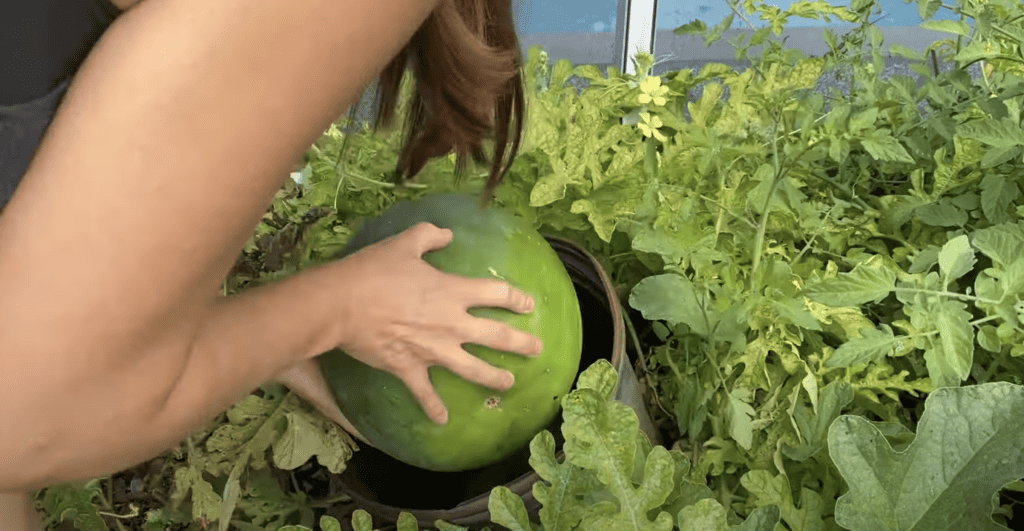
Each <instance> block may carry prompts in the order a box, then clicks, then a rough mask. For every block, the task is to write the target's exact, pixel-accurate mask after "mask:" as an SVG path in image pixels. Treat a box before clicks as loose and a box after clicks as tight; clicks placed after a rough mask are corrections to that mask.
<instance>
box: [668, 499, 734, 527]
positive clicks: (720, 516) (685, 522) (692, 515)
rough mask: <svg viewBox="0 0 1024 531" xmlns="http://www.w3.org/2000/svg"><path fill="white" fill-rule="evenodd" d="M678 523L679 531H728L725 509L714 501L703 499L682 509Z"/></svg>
mask: <svg viewBox="0 0 1024 531" xmlns="http://www.w3.org/2000/svg"><path fill="white" fill-rule="evenodd" d="M678 522H679V531H729V520H728V518H727V517H726V514H725V508H724V507H722V504H721V503H718V500H715V499H703V500H700V501H698V502H697V503H695V504H693V505H691V506H689V507H683V510H681V511H679V516H678Z"/></svg>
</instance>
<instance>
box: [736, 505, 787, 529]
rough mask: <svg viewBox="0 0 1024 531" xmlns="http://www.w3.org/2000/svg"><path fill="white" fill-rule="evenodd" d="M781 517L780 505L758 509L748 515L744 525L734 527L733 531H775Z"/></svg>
mask: <svg viewBox="0 0 1024 531" xmlns="http://www.w3.org/2000/svg"><path fill="white" fill-rule="evenodd" d="M781 517H782V513H781V512H780V511H779V506H778V505H768V506H766V507H758V508H757V509H754V510H753V511H751V512H750V514H749V515H747V519H746V520H744V521H743V523H742V524H740V525H736V526H733V527H732V531H774V530H775V527H776V526H777V525H779V520H780V519H781Z"/></svg>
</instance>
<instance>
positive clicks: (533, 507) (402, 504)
mask: <svg viewBox="0 0 1024 531" xmlns="http://www.w3.org/2000/svg"><path fill="white" fill-rule="evenodd" d="M545 238H546V239H547V240H548V242H549V243H550V244H551V246H552V247H553V248H554V249H555V251H556V252H557V253H558V255H559V257H560V258H561V259H562V262H563V263H564V264H565V267H566V270H567V271H568V272H569V276H570V278H571V279H572V281H573V284H574V285H575V287H576V293H577V296H578V297H579V301H580V309H581V311H582V313H583V352H582V356H581V359H580V368H579V371H580V372H582V371H583V370H584V369H586V368H587V367H589V366H590V365H591V364H592V363H594V362H596V361H597V360H599V359H606V360H609V361H611V363H612V365H614V366H615V367H616V368H617V369H618V371H619V385H618V389H617V390H616V395H615V398H616V400H618V401H620V402H623V403H624V404H626V405H628V406H630V407H631V408H632V409H633V410H634V411H635V412H636V413H637V416H638V417H639V419H640V429H641V430H643V432H644V433H646V434H647V437H648V438H649V439H650V440H651V442H652V443H654V444H661V438H660V435H659V433H658V432H657V430H656V429H655V428H654V424H653V423H652V422H651V416H650V414H649V412H648V411H647V409H646V407H645V406H644V405H643V404H644V401H643V398H642V396H641V390H640V386H639V384H638V382H637V378H636V375H635V373H634V372H633V367H632V363H633V361H631V359H630V356H629V354H633V356H634V357H635V353H633V352H627V350H626V329H625V324H624V321H623V319H624V317H623V312H622V307H621V305H620V303H619V300H618V297H617V295H616V292H615V289H614V286H613V285H612V282H611V279H610V278H609V277H608V275H607V273H606V272H605V271H604V270H603V269H602V268H601V265H600V263H598V261H597V260H596V259H595V258H594V257H593V256H592V255H590V254H589V253H587V252H586V251H585V250H583V249H582V248H581V247H579V246H578V245H576V244H575V243H573V242H570V241H568V240H563V239H560V238H557V237H554V236H547V235H546V236H545ZM577 375H578V373H577ZM574 386H575V384H574ZM561 424H562V418H561V413H559V415H558V416H557V417H556V418H555V420H554V421H553V422H552V423H551V424H550V425H549V426H548V427H547V430H548V431H550V432H551V434H552V435H553V436H554V438H555V444H556V451H557V458H558V460H559V461H561V460H562V459H564V457H565V454H564V453H563V452H562V449H561V448H562V443H563V442H564V439H563V437H562V433H561ZM529 458H530V449H529V446H527V447H524V448H522V449H521V450H519V451H518V452H516V453H515V454H513V455H511V456H509V457H508V458H506V459H504V460H502V461H499V462H498V463H495V464H493V465H490V466H486V467H483V468H479V469H475V470H469V471H464V472H433V471H429V470H424V469H421V468H418V467H414V466H411V465H407V464H405V463H402V462H400V461H398V460H396V459H394V458H392V457H390V456H388V455H387V454H385V453H383V452H381V451H380V450H377V449H375V448H373V447H370V446H368V445H366V444H363V445H360V450H359V451H358V452H356V453H355V455H354V456H353V457H352V459H351V460H350V461H349V462H348V467H347V468H346V470H345V471H344V472H343V473H342V474H341V476H340V478H339V480H340V486H341V490H342V491H343V492H344V493H345V494H347V495H349V496H351V497H352V499H353V502H354V504H346V505H345V506H344V507H340V506H339V507H337V510H332V509H329V510H328V511H327V514H329V515H332V516H336V517H338V518H339V519H340V520H342V521H343V522H345V525H348V520H349V517H348V513H349V512H350V511H351V510H352V509H353V505H354V507H355V508H361V509H363V510H365V511H367V512H368V513H370V515H371V516H372V518H373V524H374V528H375V529H380V530H381V531H388V530H391V529H394V528H395V524H396V523H397V522H398V517H399V514H400V513H401V512H403V511H404V512H409V513H412V514H413V515H414V516H415V517H416V519H417V520H418V521H419V525H420V527H430V528H432V527H433V525H434V522H435V521H436V520H439V519H440V520H445V521H447V522H450V523H453V524H456V525H461V526H466V527H469V528H470V529H474V530H476V529H481V528H483V527H490V528H491V529H492V530H495V531H498V530H504V529H505V528H504V527H502V526H499V525H496V524H493V523H491V518H490V513H489V512H488V510H487V502H488V497H489V495H490V492H491V489H492V488H494V487H496V486H499V485H504V486H505V487H508V488H509V489H510V490H511V491H512V492H514V493H516V494H517V495H519V496H520V497H522V499H523V501H524V502H525V504H526V508H527V512H528V513H529V514H530V517H531V519H532V520H536V519H537V514H538V511H539V510H540V503H539V502H538V501H537V500H536V499H535V498H534V497H533V491H532V487H533V484H534V483H535V482H537V481H538V480H540V477H539V476H538V475H537V473H536V472H534V471H533V469H532V468H531V467H530V464H529Z"/></svg>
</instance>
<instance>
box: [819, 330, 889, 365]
mask: <svg viewBox="0 0 1024 531" xmlns="http://www.w3.org/2000/svg"><path fill="white" fill-rule="evenodd" d="M860 334H861V337H859V338H854V339H850V340H848V341H847V342H845V343H843V344H842V345H841V346H840V347H839V348H837V349H836V351H835V352H833V353H832V355H831V356H829V358H828V360H826V361H825V366H826V367H849V366H851V365H859V364H861V363H870V362H873V361H878V360H880V359H882V358H884V357H886V356H888V355H889V354H891V353H892V352H893V350H894V349H895V346H896V343H897V342H899V341H901V339H899V338H897V337H896V336H895V335H894V334H893V332H892V328H890V327H889V325H886V324H883V325H881V326H880V327H879V328H863V329H861V331H860Z"/></svg>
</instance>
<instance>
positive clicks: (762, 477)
mask: <svg viewBox="0 0 1024 531" xmlns="http://www.w3.org/2000/svg"><path fill="white" fill-rule="evenodd" d="M740 484H741V485H743V487H744V488H745V489H747V491H748V492H750V495H751V497H752V498H753V499H752V500H751V501H753V502H754V503H755V504H756V506H758V507H770V506H775V507H778V509H779V513H780V516H781V520H782V521H785V522H786V524H787V525H789V527H790V529H800V530H802V531H823V530H824V523H823V522H822V520H821V516H822V510H823V507H822V503H821V496H820V495H818V494H817V493H816V492H814V491H811V490H810V489H807V488H806V487H805V488H803V489H801V490H800V507H799V508H798V507H797V505H796V503H795V502H794V500H793V494H792V489H791V488H790V483H789V478H788V477H787V476H786V475H784V474H778V475H772V473H771V472H769V471H767V470H751V471H749V472H747V473H746V474H743V476H742V477H740Z"/></svg>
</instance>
